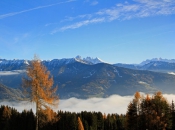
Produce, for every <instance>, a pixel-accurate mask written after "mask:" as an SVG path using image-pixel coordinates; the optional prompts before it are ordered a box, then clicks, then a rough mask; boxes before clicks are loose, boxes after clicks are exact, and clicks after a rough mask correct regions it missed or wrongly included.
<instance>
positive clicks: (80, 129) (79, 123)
mask: <svg viewBox="0 0 175 130" xmlns="http://www.w3.org/2000/svg"><path fill="white" fill-rule="evenodd" d="M78 130H84V126H83V123H82V121H81V119H80V117H78Z"/></svg>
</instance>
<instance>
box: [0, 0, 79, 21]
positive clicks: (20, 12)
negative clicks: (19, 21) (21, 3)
mask: <svg viewBox="0 0 175 130" xmlns="http://www.w3.org/2000/svg"><path fill="white" fill-rule="evenodd" d="M73 1H76V0H68V1H65V2H59V3H56V4H50V5H45V6H38V7H35V8H31V9H27V10H22V11H19V12H12V13H8V14H3V15H0V19H4V18H6V17H10V16H14V15H18V14H22V13H25V12H30V11H33V10H38V9H42V8H47V7H51V6H55V5H59V4H64V3H69V2H73Z"/></svg>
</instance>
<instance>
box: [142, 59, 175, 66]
mask: <svg viewBox="0 0 175 130" xmlns="http://www.w3.org/2000/svg"><path fill="white" fill-rule="evenodd" d="M150 62H168V63H175V59H170V60H169V59H162V58H153V59H147V60H146V61H143V62H141V63H140V65H146V64H148V63H150Z"/></svg>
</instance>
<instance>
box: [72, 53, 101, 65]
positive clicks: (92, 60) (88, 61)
mask: <svg viewBox="0 0 175 130" xmlns="http://www.w3.org/2000/svg"><path fill="white" fill-rule="evenodd" d="M75 60H76V61H78V62H81V63H86V64H98V63H104V61H102V60H101V59H99V58H97V57H96V58H92V57H86V58H82V57H81V56H80V55H78V56H76V57H75Z"/></svg>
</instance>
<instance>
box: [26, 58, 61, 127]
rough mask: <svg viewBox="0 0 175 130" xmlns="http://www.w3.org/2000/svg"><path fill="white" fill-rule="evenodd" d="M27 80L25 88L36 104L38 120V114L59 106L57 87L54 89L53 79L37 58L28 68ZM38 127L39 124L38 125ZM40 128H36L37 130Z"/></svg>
mask: <svg viewBox="0 0 175 130" xmlns="http://www.w3.org/2000/svg"><path fill="white" fill-rule="evenodd" d="M27 76H28V77H27V78H24V79H23V87H24V89H25V91H26V92H27V93H28V94H29V96H30V99H31V101H32V102H35V103H36V118H37V122H38V112H39V111H40V112H41V111H42V110H44V109H45V110H49V109H48V108H50V107H53V106H58V96H57V95H56V90H57V87H53V77H51V76H50V72H49V71H47V69H46V67H45V66H44V65H42V63H41V61H40V60H39V59H38V58H37V57H36V56H35V57H34V60H32V61H31V63H30V65H29V66H28V68H27ZM36 124H37V125H36V127H37V126H38V123H36ZM37 129H38V128H36V130H37Z"/></svg>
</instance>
